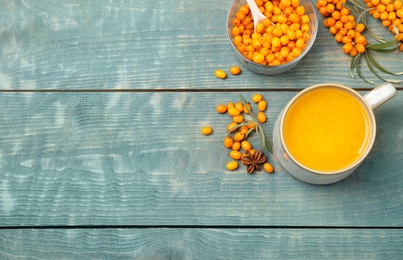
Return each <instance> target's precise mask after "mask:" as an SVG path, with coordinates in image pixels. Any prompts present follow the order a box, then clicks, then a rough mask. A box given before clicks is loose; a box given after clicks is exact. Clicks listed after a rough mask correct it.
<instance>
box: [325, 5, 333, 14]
mask: <svg viewBox="0 0 403 260" xmlns="http://www.w3.org/2000/svg"><path fill="white" fill-rule="evenodd" d="M334 9H335V6H334V5H333V4H328V5H327V6H326V11H327V12H328V13H329V14H331V13H333V12H334Z"/></svg>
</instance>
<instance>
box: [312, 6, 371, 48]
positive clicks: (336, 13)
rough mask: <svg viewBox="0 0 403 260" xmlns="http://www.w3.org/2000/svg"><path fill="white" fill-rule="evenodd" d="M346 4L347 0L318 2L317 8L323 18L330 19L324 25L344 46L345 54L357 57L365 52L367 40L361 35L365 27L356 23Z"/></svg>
mask: <svg viewBox="0 0 403 260" xmlns="http://www.w3.org/2000/svg"><path fill="white" fill-rule="evenodd" d="M345 3H346V0H318V1H317V2H316V8H318V10H319V12H320V13H321V14H322V15H323V16H325V17H328V18H326V19H325V20H324V22H323V23H324V25H325V26H326V27H327V28H329V32H330V33H332V34H334V39H335V40H336V41H337V42H340V43H342V44H343V52H344V53H345V54H349V55H351V56H356V55H357V54H358V53H364V52H365V47H366V45H367V39H366V38H365V36H364V35H362V34H361V32H363V31H364V30H365V25H364V24H362V23H358V24H357V23H356V22H355V17H354V16H353V15H352V14H350V10H349V9H348V8H346V7H344V6H343V4H345Z"/></svg>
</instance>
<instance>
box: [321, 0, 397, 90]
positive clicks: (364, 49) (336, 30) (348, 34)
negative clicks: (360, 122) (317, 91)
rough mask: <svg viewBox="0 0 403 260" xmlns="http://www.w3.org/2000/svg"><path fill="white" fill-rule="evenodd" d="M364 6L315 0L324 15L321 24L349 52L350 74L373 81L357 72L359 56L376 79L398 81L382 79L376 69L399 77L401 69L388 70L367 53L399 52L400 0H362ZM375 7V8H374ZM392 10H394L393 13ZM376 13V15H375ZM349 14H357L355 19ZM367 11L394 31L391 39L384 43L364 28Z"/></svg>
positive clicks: (339, 0)
mask: <svg viewBox="0 0 403 260" xmlns="http://www.w3.org/2000/svg"><path fill="white" fill-rule="evenodd" d="M363 1H364V3H365V5H366V7H365V6H364V5H362V4H361V3H359V2H358V1H357V0H317V3H316V7H317V9H318V10H319V12H320V13H321V14H322V15H323V16H324V17H326V19H325V20H324V22H323V24H324V26H325V27H327V28H329V32H330V33H332V34H334V35H335V36H334V39H335V40H336V41H337V42H339V43H342V44H343V52H344V53H345V54H347V55H350V56H351V57H352V58H351V62H350V75H351V77H352V78H354V73H353V71H354V70H355V71H356V73H357V75H358V76H359V77H360V78H361V79H363V80H364V81H366V82H368V83H370V84H373V83H374V82H371V81H369V80H367V79H365V78H364V77H363V75H362V74H361V72H360V69H359V66H360V61H361V59H362V58H363V59H364V61H365V63H366V65H367V67H368V69H369V70H370V71H371V72H372V73H373V74H374V75H375V76H377V77H378V78H380V79H382V80H384V81H388V82H394V83H400V82H402V81H399V80H391V79H385V78H383V77H381V76H380V75H379V74H378V72H377V70H379V71H380V72H383V73H386V74H389V75H394V76H400V75H403V74H402V73H401V72H397V73H395V72H391V71H388V70H386V69H384V68H383V67H382V66H381V65H380V64H379V63H378V62H376V60H375V58H374V57H373V55H372V53H371V52H380V53H389V52H393V51H395V50H397V49H400V50H401V51H403V5H402V0H394V2H392V1H393V0H363ZM375 6H376V7H375ZM395 10H397V11H396V12H395ZM377 12H378V13H379V16H378V15H377ZM353 13H355V14H356V16H357V17H358V18H357V19H355V16H354V15H353ZM368 13H370V14H372V16H373V17H374V18H380V19H381V20H382V25H383V26H385V27H388V30H389V31H391V32H392V33H394V34H395V36H394V39H393V40H391V41H388V42H385V41H384V40H383V38H382V37H379V36H377V35H375V34H374V33H373V32H372V31H371V30H370V29H369V27H368V23H367V18H366V15H367V14H368ZM374 14H375V15H374ZM364 30H366V32H368V33H369V34H370V35H371V36H372V37H373V38H374V39H375V40H377V41H379V42H381V43H379V44H369V43H368V42H367V39H366V37H365V36H364V35H362V33H363V32H364Z"/></svg>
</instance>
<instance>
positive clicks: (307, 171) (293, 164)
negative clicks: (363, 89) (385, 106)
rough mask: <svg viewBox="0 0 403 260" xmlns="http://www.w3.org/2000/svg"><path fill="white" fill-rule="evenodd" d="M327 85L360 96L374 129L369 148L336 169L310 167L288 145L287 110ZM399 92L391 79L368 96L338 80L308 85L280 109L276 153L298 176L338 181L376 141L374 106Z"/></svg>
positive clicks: (316, 181)
mask: <svg viewBox="0 0 403 260" xmlns="http://www.w3.org/2000/svg"><path fill="white" fill-rule="evenodd" d="M323 87H334V88H337V89H342V90H345V91H347V92H348V93H350V94H351V95H352V96H353V97H354V98H355V99H356V100H358V101H359V102H360V103H361V105H362V107H363V108H364V109H365V111H366V113H367V115H368V121H369V125H370V133H369V140H368V144H367V146H366V148H365V150H364V151H363V152H362V154H361V155H360V156H359V157H358V159H356V160H355V161H354V163H352V164H350V165H348V166H346V167H343V168H341V169H338V170H334V171H320V170H315V169H312V168H309V167H307V166H305V165H303V164H302V163H300V162H299V161H298V160H296V159H295V157H294V156H293V155H292V154H291V153H290V152H289V149H288V148H287V146H286V142H285V141H284V133H283V129H284V120H285V116H286V114H287V112H288V111H289V109H290V107H291V106H292V105H293V104H294V103H295V101H296V100H297V99H298V98H300V97H301V96H303V95H305V94H306V93H308V92H310V91H312V90H315V89H317V88H323ZM395 94H396V89H395V88H394V87H393V85H392V84H390V83H384V84H382V85H380V86H378V87H377V88H375V89H373V90H372V91H370V92H369V93H367V94H366V95H364V96H361V95H360V94H359V93H358V92H357V91H355V90H353V89H351V88H349V87H346V86H343V85H340V84H335V83H324V84H319V85H314V86H311V87H308V88H306V89H304V90H302V91H301V92H299V93H298V94H297V95H296V96H295V97H294V98H293V99H291V101H290V102H289V103H288V104H287V106H286V107H285V108H284V109H283V111H282V112H281V113H280V115H279V117H278V118H277V120H276V123H275V125H274V131H273V146H274V147H273V150H274V155H275V157H276V158H277V159H278V160H279V161H280V163H281V164H282V166H283V167H284V168H285V169H286V170H287V171H288V172H289V173H290V174H291V175H292V176H294V177H295V178H297V179H299V180H301V181H304V182H307V183H312V184H330V183H335V182H338V181H340V180H342V179H344V178H346V177H347V176H349V175H350V174H351V173H353V172H354V170H355V169H357V167H358V166H359V165H360V164H361V162H362V161H363V160H364V159H365V157H366V156H367V155H368V153H369V152H370V150H371V148H372V146H373V143H374V141H375V136H376V122H375V117H374V113H373V111H372V110H373V109H374V108H376V107H378V106H379V105H381V104H382V103H384V102H385V101H387V100H389V99H390V98H392V97H393V96H394V95H395Z"/></svg>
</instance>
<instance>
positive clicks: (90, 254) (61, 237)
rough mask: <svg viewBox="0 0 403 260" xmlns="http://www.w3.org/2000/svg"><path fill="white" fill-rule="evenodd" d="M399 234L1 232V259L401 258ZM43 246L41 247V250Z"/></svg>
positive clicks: (322, 231)
mask: <svg viewBox="0 0 403 260" xmlns="http://www.w3.org/2000/svg"><path fill="white" fill-rule="evenodd" d="M402 243H403V233H402V232H401V230H393V229H392V230H361V229H357V230H346V229H334V230H326V229H314V230H304V229H293V230H288V229H272V230H270V229H269V230H268V229H224V230H223V229H154V228H153V229H134V230H131V229H104V230H97V229H70V230H64V229H60V230H51V229H45V230H3V231H2V232H1V233H0V257H1V258H2V259H16V258H18V259H20V258H25V257H27V258H30V259H32V258H33V259H55V258H58V259H153V260H159V259H161V260H162V259H253V260H257V259H354V260H356V259H368V260H371V259H377V260H379V259H401V258H402V257H403V248H402V246H401V245H402ZM44 245H46V246H44Z"/></svg>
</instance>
